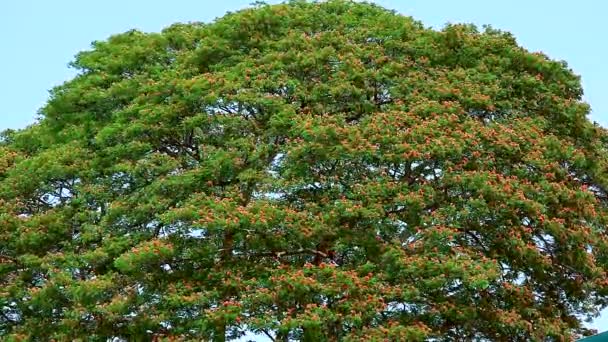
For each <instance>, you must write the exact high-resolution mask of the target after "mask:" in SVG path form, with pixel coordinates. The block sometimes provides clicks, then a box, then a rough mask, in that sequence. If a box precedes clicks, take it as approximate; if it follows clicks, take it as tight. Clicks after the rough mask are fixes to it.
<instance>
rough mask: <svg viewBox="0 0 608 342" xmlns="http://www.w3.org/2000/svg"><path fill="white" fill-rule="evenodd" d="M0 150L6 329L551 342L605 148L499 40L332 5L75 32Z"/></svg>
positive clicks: (575, 104)
mask: <svg viewBox="0 0 608 342" xmlns="http://www.w3.org/2000/svg"><path fill="white" fill-rule="evenodd" d="M72 65H73V66H74V67H75V68H77V69H78V70H79V71H80V73H79V75H78V76H77V77H75V78H74V79H73V80H71V81H68V82H66V83H65V84H63V85H62V86H59V87H57V88H56V89H54V90H53V92H52V96H51V98H50V100H49V102H48V104H47V105H46V106H45V107H44V108H43V109H42V111H41V113H42V116H41V119H40V121H39V122H38V123H36V124H35V125H32V126H30V127H28V128H26V129H23V130H20V131H7V132H5V133H4V134H3V135H2V137H1V138H0V227H1V230H0V336H2V337H3V339H7V340H14V341H19V340H31V341H48V340H52V339H55V340H78V339H80V340H85V339H86V340H87V341H107V340H108V339H110V338H121V339H126V340H154V339H162V338H167V339H170V340H171V339H173V340H175V339H178V340H216V341H223V340H229V339H235V338H238V337H242V336H244V335H246V334H248V335H251V334H254V333H255V334H259V335H262V336H266V337H267V338H270V339H273V340H275V341H288V340H304V341H323V340H328V341H337V340H340V341H342V340H343V341H362V340H373V341H380V340H392V341H406V340H407V341H416V340H425V339H434V340H439V341H461V340H496V341H528V340H536V341H561V340H568V339H570V338H572V337H574V336H577V335H580V334H583V333H585V332H586V331H585V329H584V328H583V326H584V324H583V320H584V319H585V318H589V317H593V316H594V315H597V313H598V311H599V310H600V309H601V308H603V307H605V306H606V300H607V298H608V278H607V274H606V270H607V266H608V235H607V234H606V225H607V224H608V194H607V190H608V172H607V171H608V151H607V148H608V135H607V134H606V131H605V130H604V129H602V128H600V127H597V126H595V125H593V124H592V123H590V122H589V121H588V120H587V118H586V115H587V113H588V112H589V109H588V106H587V105H586V104H585V103H583V102H581V96H582V90H581V87H580V82H579V79H578V77H577V76H575V75H574V74H573V73H572V72H571V71H570V70H569V69H568V68H567V66H566V64H565V63H563V62H555V61H552V60H550V59H549V58H547V57H546V56H544V55H543V54H540V53H530V52H528V51H526V50H525V49H523V48H521V47H519V46H518V45H517V44H516V42H515V39H514V38H513V37H512V36H511V35H509V34H508V33H504V32H500V31H497V30H494V29H491V28H486V29H485V30H483V31H479V30H477V29H476V28H475V27H473V26H467V25H448V26H446V27H445V28H444V29H443V30H441V31H434V30H430V29H426V28H425V27H424V26H422V25H421V24H420V23H418V22H416V21H414V20H412V19H411V18H408V17H404V16H401V15H397V14H395V13H393V12H390V11H387V10H385V9H383V8H380V7H378V6H375V5H371V4H365V3H355V2H348V1H328V2H322V3H309V2H304V1H292V2H289V3H286V4H281V5H274V6H268V5H256V6H255V7H254V8H251V9H247V10H243V11H240V12H236V13H232V14H228V15H226V16H224V17H223V18H220V19H218V20H216V21H215V22H213V23H211V24H198V23H193V24H177V25H173V26H171V27H169V28H167V29H165V30H164V31H162V32H161V33H154V34H145V33H141V32H137V31H130V32H126V33H124V34H120V35H115V36H112V37H111V38H110V39H108V40H107V41H103V42H95V43H94V44H93V48H92V49H91V50H90V51H85V52H82V53H80V54H78V56H77V57H76V59H75V61H74V62H73V63H72Z"/></svg>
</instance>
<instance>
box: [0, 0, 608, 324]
mask: <svg viewBox="0 0 608 342" xmlns="http://www.w3.org/2000/svg"><path fill="white" fill-rule="evenodd" d="M251 2H252V0H220V1H218V0H211V1H203V0H170V1H168V0H165V1H161V0H105V1H82V0H54V1H48V0H0V44H1V45H0V130H4V129H6V128H13V129H16V128H23V127H25V126H27V125H29V124H31V123H33V122H35V118H36V113H37V111H38V109H39V108H40V107H42V106H43V105H44V103H45V102H46V100H47V98H48V90H49V89H51V88H52V87H53V86H56V85H59V84H61V83H63V82H64V81H66V80H69V79H70V78H72V77H73V76H74V75H75V72H74V71H73V70H71V69H69V68H68V66H67V65H68V63H69V62H70V61H71V60H72V58H73V56H74V55H75V54H76V53H77V52H79V51H82V50H85V49H88V48H89V46H90V43H91V42H92V41H94V40H103V39H106V38H107V37H108V36H109V35H111V34H115V33H120V32H124V31H127V30H129V29H133V28H136V29H139V30H142V31H147V32H157V31H160V30H161V29H162V28H164V27H166V26H169V25H171V24H172V23H175V22H189V21H203V22H209V21H211V20H213V19H214V18H217V17H220V16H222V15H223V14H224V13H226V12H227V11H234V10H238V9H241V8H244V7H246V6H248V4H249V3H251ZM268 2H269V3H277V2H280V1H268ZM374 2H376V3H378V4H380V5H382V6H384V7H386V8H390V9H394V10H397V11H398V12H399V13H401V14H405V15H408V16H413V17H414V18H415V19H417V20H420V21H422V22H423V23H424V24H425V25H426V26H431V27H434V28H441V27H442V26H443V25H444V24H445V23H447V22H451V23H474V24H477V25H479V26H481V25H483V24H491V25H492V26H493V27H494V28H498V29H502V30H506V31H509V32H511V33H513V34H514V35H515V37H516V38H517V40H518V42H519V44H520V45H522V46H524V47H525V48H527V49H529V50H531V51H542V52H544V53H546V54H547V55H549V56H550V57H551V58H553V59H559V60H566V61H567V62H568V64H569V66H570V67H571V68H572V69H573V70H574V72H575V73H576V74H578V75H581V77H582V83H583V88H584V90H585V101H587V102H588V103H589V104H591V107H592V113H591V117H590V119H591V120H593V121H597V122H599V123H600V124H601V125H603V126H604V127H607V126H608V94H607V93H606V90H607V89H608V63H606V56H607V55H608V44H606V43H605V41H606V40H608V38H607V37H608V25H607V24H606V13H608V1H601V0H578V1H572V0H511V1H506V0H495V1H488V0H459V1H451V0H377V1H374ZM602 39H604V43H602ZM592 326H593V327H595V328H597V329H599V330H600V331H603V330H608V313H607V314H605V315H603V317H601V318H599V319H597V320H596V321H595V322H594V323H593V324H592Z"/></svg>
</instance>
